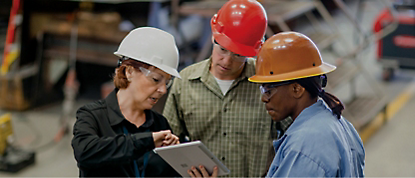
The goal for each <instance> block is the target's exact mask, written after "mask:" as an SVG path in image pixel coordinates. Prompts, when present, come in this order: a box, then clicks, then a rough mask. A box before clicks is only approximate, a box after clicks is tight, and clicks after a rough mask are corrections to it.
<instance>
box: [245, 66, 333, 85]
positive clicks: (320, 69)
mask: <svg viewBox="0 0 415 178" xmlns="http://www.w3.org/2000/svg"><path fill="white" fill-rule="evenodd" d="M335 69H336V66H333V65H331V64H328V63H325V62H323V63H322V64H321V65H320V66H317V67H312V68H308V69H303V70H298V71H294V72H289V73H284V74H278V75H266V76H265V75H254V76H252V77H250V78H248V80H249V81H250V82H254V83H274V82H283V81H290V80H295V79H301V78H308V77H313V76H318V75H322V74H327V73H330V72H332V71H334V70H335Z"/></svg>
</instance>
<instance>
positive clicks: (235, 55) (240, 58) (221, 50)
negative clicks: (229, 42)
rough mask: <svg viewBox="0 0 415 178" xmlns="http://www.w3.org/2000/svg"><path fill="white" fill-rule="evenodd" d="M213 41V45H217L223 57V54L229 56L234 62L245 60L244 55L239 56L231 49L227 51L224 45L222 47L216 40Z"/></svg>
mask: <svg viewBox="0 0 415 178" xmlns="http://www.w3.org/2000/svg"><path fill="white" fill-rule="evenodd" d="M214 43H215V47H217V48H218V49H219V50H218V52H219V54H220V55H221V56H223V57H225V56H231V59H233V60H234V61H236V62H245V60H246V58H247V57H246V56H241V55H239V54H235V53H233V52H232V51H229V50H227V49H225V48H224V47H222V46H221V45H220V44H219V43H218V42H216V40H214Z"/></svg>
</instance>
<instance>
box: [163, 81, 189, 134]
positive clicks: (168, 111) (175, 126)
mask: <svg viewBox="0 0 415 178" xmlns="http://www.w3.org/2000/svg"><path fill="white" fill-rule="evenodd" d="M180 85H181V79H178V78H176V79H174V82H173V86H172V88H171V90H170V92H169V95H168V96H167V101H166V104H165V105H164V110H163V116H164V117H165V118H166V119H167V121H168V122H169V124H170V127H171V129H172V131H173V133H174V134H176V135H177V136H179V138H180V142H185V139H184V138H185V136H187V135H188V134H187V129H186V126H185V124H184V121H183V114H182V111H181V109H180V107H179V105H180V93H181V88H180Z"/></svg>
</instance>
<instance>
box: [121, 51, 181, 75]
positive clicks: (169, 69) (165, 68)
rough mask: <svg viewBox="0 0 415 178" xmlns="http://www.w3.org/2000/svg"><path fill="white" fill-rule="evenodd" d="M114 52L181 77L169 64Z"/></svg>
mask: <svg viewBox="0 0 415 178" xmlns="http://www.w3.org/2000/svg"><path fill="white" fill-rule="evenodd" d="M114 54H115V55H116V56H118V57H122V56H125V57H128V58H130V59H134V60H136V61H140V62H143V63H146V64H149V65H152V66H154V67H157V68H158V69H160V70H162V71H164V72H166V73H167V74H170V75H172V76H174V77H177V78H180V79H181V76H180V74H179V72H178V71H177V70H176V69H174V68H172V67H170V66H167V65H162V64H157V63H153V62H151V61H150V60H140V59H135V58H133V57H131V56H129V55H125V54H120V53H118V52H114Z"/></svg>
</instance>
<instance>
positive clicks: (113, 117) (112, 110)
mask: <svg viewBox="0 0 415 178" xmlns="http://www.w3.org/2000/svg"><path fill="white" fill-rule="evenodd" d="M118 90H119V89H118V88H115V89H114V90H113V91H112V92H111V93H110V94H109V95H108V96H107V98H105V101H106V103H107V110H108V119H109V122H110V124H111V126H114V125H117V124H120V123H121V122H122V121H124V120H125V121H127V120H126V119H125V117H124V115H123V114H122V113H121V109H120V105H119V103H118V99H117V92H118ZM144 112H145V114H146V121H145V122H144V124H143V125H141V126H140V127H144V128H149V127H150V126H151V125H153V123H154V116H153V113H152V112H150V110H145V111H144Z"/></svg>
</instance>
